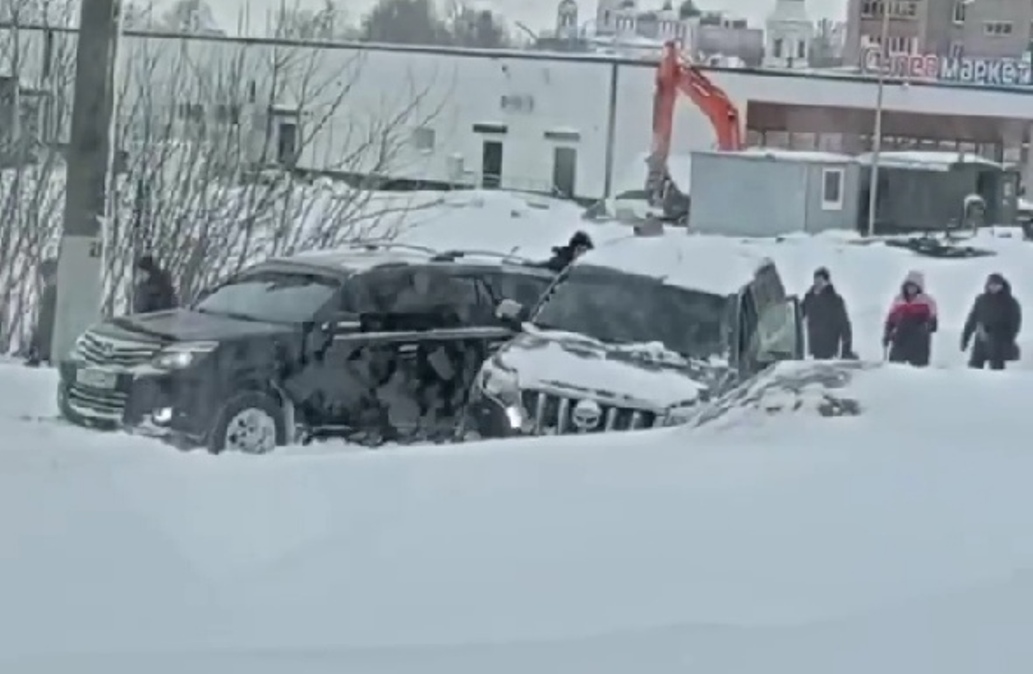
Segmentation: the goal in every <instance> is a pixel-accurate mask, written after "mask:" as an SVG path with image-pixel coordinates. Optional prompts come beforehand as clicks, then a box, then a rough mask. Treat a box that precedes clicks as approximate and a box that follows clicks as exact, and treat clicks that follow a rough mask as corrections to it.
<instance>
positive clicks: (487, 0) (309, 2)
mask: <svg viewBox="0 0 1033 674" xmlns="http://www.w3.org/2000/svg"><path fill="white" fill-rule="evenodd" d="M164 1H165V2H167V1H168V0H164ZM285 1H286V3H287V5H288V6H294V5H295V4H297V5H300V6H312V7H318V6H320V4H321V2H320V0H285ZM161 2H162V0H159V4H160V3H161ZM375 2H376V0H345V1H344V2H339V3H338V4H339V5H340V6H343V7H346V8H347V10H346V11H347V12H348V13H349V15H350V16H351V17H352V18H357V17H359V16H361V15H362V14H363V13H365V12H366V11H367V10H368V9H369V8H370V7H372V6H373V5H374V4H375ZM468 4H471V5H475V6H478V7H485V8H491V9H495V10H497V11H499V12H501V13H502V14H503V15H504V16H505V17H506V18H507V19H508V20H509V21H510V22H513V21H520V22H522V23H524V24H526V25H527V26H529V27H530V28H532V29H534V30H538V29H541V28H548V27H550V26H552V24H553V20H554V19H553V17H554V16H555V10H556V5H557V4H558V0H471V2H469V3H468ZM652 4H655V5H656V6H657V7H659V6H660V5H661V4H662V2H661V0H656V2H650V1H649V0H639V5H640V6H641V7H649V6H650V5H652ZM698 4H699V6H700V7H701V8H702V9H722V8H723V9H725V10H727V11H729V12H732V13H734V14H739V15H742V16H745V17H746V18H747V19H749V20H750V22H751V23H753V24H755V25H761V24H762V22H763V21H764V18H765V17H766V16H767V15H768V14H769V13H770V12H771V10H772V8H773V7H774V6H775V0H698ZM209 5H210V6H211V7H212V9H213V11H214V12H215V14H216V18H217V19H218V20H219V22H220V23H221V24H223V27H224V28H225V29H226V30H227V31H230V32H235V28H236V25H237V19H238V17H239V16H241V15H242V14H243V13H244V12H245V11H246V12H247V14H248V15H249V17H250V25H251V26H252V27H253V28H254V29H260V28H262V27H264V26H265V17H266V16H268V15H269V13H270V12H272V11H275V9H276V8H278V7H280V6H281V0H209ZM595 5H596V3H595V0H588V1H584V2H582V3H581V7H582V11H584V12H586V13H588V12H594V11H595ZM845 7H846V2H845V0H807V8H808V12H809V13H810V15H811V17H812V18H814V19H818V18H824V17H827V18H832V19H842V18H843V15H844V13H845V11H846V10H845Z"/></svg>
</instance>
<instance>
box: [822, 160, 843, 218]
mask: <svg viewBox="0 0 1033 674" xmlns="http://www.w3.org/2000/svg"><path fill="white" fill-rule="evenodd" d="M821 208H822V210H824V211H840V210H843V169H841V168H827V169H823V170H822V172H821Z"/></svg>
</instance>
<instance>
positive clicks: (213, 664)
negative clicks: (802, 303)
mask: <svg viewBox="0 0 1033 674" xmlns="http://www.w3.org/2000/svg"><path fill="white" fill-rule="evenodd" d="M0 373H2V374H0V376H2V377H3V378H4V380H5V381H7V382H10V383H11V384H14V385H16V386H19V388H20V389H21V390H25V391H28V390H30V388H33V387H41V382H40V381H39V380H40V379H43V378H44V377H43V376H42V375H41V374H40V373H36V372H30V371H25V370H21V369H18V368H7V369H4V370H2V371H0ZM30 382H31V383H30ZM1031 393H1033V378H1031V376H1030V375H1029V374H1027V373H1025V372H1015V373H1011V372H1009V373H1005V374H995V373H989V372H964V371H960V372H959V371H950V370H936V369H931V370H928V371H925V372H916V371H913V370H909V369H906V368H898V367H896V366H881V367H879V368H877V369H875V370H874V371H869V372H862V373H860V374H858V375H857V378H856V380H855V381H854V382H853V383H852V384H851V385H850V386H848V388H847V390H846V391H845V393H844V394H845V395H851V396H853V397H855V398H856V399H858V400H859V401H860V403H861V405H862V407H863V408H864V410H865V412H864V414H862V416H861V417H857V418H841V419H822V418H820V417H818V416H817V415H815V414H813V413H812V412H809V411H806V410H804V411H801V412H798V413H796V414H785V415H780V416H776V417H774V418H769V417H767V415H765V414H763V413H759V412H758V413H756V414H755V415H754V417H753V418H752V419H743V423H741V424H739V425H736V426H732V427H731V428H728V427H725V428H723V429H722V430H720V431H716V430H713V429H710V428H707V427H703V428H700V429H696V430H687V429H670V430H665V431H653V432H645V433H637V434H626V435H613V436H608V437H605V438H577V437H574V438H563V439H551V440H546V441H514V442H507V443H486V444H482V445H469V446H464V447H459V448H456V447H450V448H422V449H415V448H414V449H408V450H393V451H380V452H360V453H343V454H307V453H304V452H303V451H302V450H299V451H297V452H295V453H293V454H291V453H288V452H283V453H281V454H279V455H275V456H270V457H266V458H264V459H259V460H251V459H248V458H246V457H236V456H225V457H219V458H212V457H208V456H204V455H181V454H177V453H175V452H173V451H171V450H167V449H165V448H163V447H161V446H160V445H158V444H156V443H152V442H149V441H146V440H141V439H135V438H125V437H119V436H106V435H97V434H91V433H84V432H81V431H78V430H76V429H70V428H63V427H59V426H56V425H41V424H39V423H32V422H26V421H19V420H16V419H15V420H12V417H15V416H17V415H18V414H20V413H21V412H23V411H24V407H23V409H21V410H19V409H15V410H14V411H13V412H8V411H7V409H6V408H7V407H8V404H7V403H6V402H5V403H4V411H3V412H2V413H0V417H2V419H3V421H0V423H2V425H3V427H4V431H5V435H6V438H7V440H8V441H7V442H5V444H4V448H3V449H2V450H0V466H2V470H0V531H2V532H3V538H4V541H5V544H4V546H3V548H2V550H3V553H2V554H0V596H3V597H4V602H3V605H2V608H0V667H2V668H3V670H4V671H48V672H64V671H69V672H71V671H90V672H92V671H97V672H99V671H107V672H123V671H125V672H129V671H138V669H139V668H143V667H145V668H146V669H147V671H154V672H166V671H167V672H173V671H184V670H185V669H190V670H191V671H205V672H207V671H212V672H214V671H234V672H235V671H245V669H243V668H245V667H246V668H247V669H246V671H270V672H272V671H283V672H287V671H302V672H316V671H318V672H331V671H361V672H374V671H375V672H432V673H434V674H437V673H438V672H442V673H443V672H483V671H492V672H506V673H508V672H513V673H514V674H515V673H517V672H526V671H529V668H530V669H531V671H557V672H559V671H585V669H584V668H589V669H590V671H593V672H615V673H616V672H638V671H650V672H678V671H684V668H685V667H695V668H696V669H697V670H698V671H706V672H761V671H793V672H802V673H805V674H810V673H813V674H819V672H829V671H834V672H837V673H842V674H854V673H855V672H856V673H857V674H862V673H865V672H871V671H887V672H913V671H936V672H944V673H951V674H952V673H955V672H957V673H961V672H965V673H973V674H974V673H975V672H985V671H995V672H1002V673H1006V674H1007V673H1010V672H1015V673H1016V674H1018V673H1019V672H1025V671H1028V669H1029V667H1030V666H1031V665H1033V647H1030V646H1027V645H1026V644H1028V643H1029V642H1028V640H1027V639H1026V637H1027V636H1028V634H1029V628H1030V627H1031V626H1033V608H1031V606H1033V604H1031V603H1030V601H1031V600H1033V576H1031V575H1030V574H1029V571H1028V568H1029V567H1030V564H1031V563H1033V537H1031V536H1029V535H1028V532H1029V530H1030V527H1031V526H1033V509H1031V508H1030V507H1029V506H1030V505H1031V499H1030V496H1029V489H1028V475H1029V474H1030V471H1031V470H1033V454H1031V453H1030V452H1029V451H1028V449H1027V443H1026V440H1025V437H1024V436H1025V435H1026V434H1028V426H1029V424H1028V422H1026V421H1025V418H1026V417H1025V414H1024V413H1025V411H1026V405H1027V402H1026V401H1028V400H1029V399H1030V394H1031ZM45 667H50V668H49V669H45Z"/></svg>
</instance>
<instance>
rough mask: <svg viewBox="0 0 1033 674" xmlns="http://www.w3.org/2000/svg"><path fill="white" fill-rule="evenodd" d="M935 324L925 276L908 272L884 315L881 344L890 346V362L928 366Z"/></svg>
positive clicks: (934, 310)
mask: <svg viewBox="0 0 1033 674" xmlns="http://www.w3.org/2000/svg"><path fill="white" fill-rule="evenodd" d="M938 325H939V315H938V311H937V308H936V301H935V300H933V298H932V296H930V295H929V294H928V293H926V291H925V277H924V276H923V275H922V273H921V272H917V271H912V272H908V274H907V277H905V279H904V283H903V285H901V287H900V294H899V295H897V297H896V298H895V299H894V300H893V304H892V305H890V311H889V314H888V315H887V316H886V325H885V329H884V331H883V336H882V345H883V347H884V348H888V349H889V360H890V362H891V363H909V364H911V365H914V366H915V367H925V366H927V365H928V364H929V357H930V355H931V353H932V335H933V333H934V332H936V330H937V327H938Z"/></svg>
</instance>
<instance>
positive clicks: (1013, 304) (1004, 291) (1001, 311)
mask: <svg viewBox="0 0 1033 674" xmlns="http://www.w3.org/2000/svg"><path fill="white" fill-rule="evenodd" d="M1021 327H1022V308H1021V307H1020V306H1019V302H1018V300H1016V299H1015V297H1014V296H1013V295H1012V292H1011V284H1010V283H1008V280H1007V279H1005V278H1004V276H1002V275H1001V274H990V276H989V277H988V278H987V279H986V287H985V288H984V290H983V293H982V294H981V295H979V297H977V298H976V300H975V302H973V303H972V310H971V311H969V313H968V319H966V320H965V327H964V329H962V331H961V350H962V351H967V350H968V345H969V342H970V341H971V340H972V337H973V336H975V338H976V339H975V343H974V344H973V345H972V354H971V356H970V357H969V362H968V364H969V367H974V368H979V369H982V368H983V367H984V366H986V365H987V364H989V365H990V369H991V370H1003V369H1004V364H1005V363H1006V362H1007V361H1009V360H1017V359H1018V351H1019V347H1018V344H1016V342H1015V339H1016V337H1018V336H1019V329H1020V328H1021Z"/></svg>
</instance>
